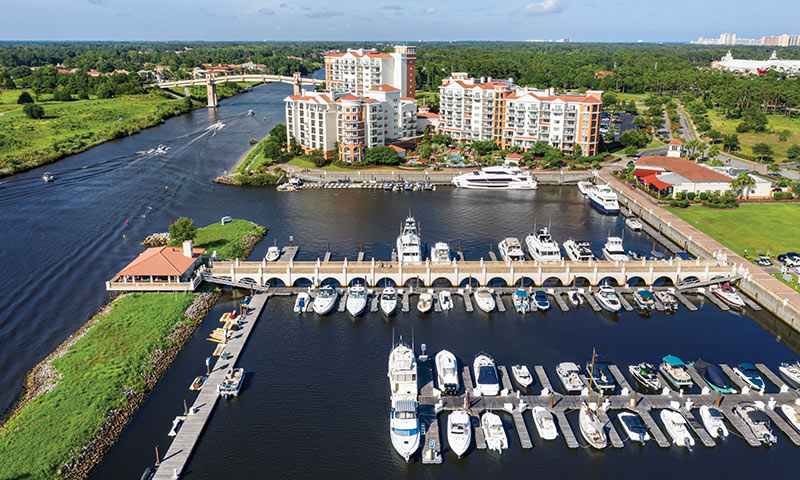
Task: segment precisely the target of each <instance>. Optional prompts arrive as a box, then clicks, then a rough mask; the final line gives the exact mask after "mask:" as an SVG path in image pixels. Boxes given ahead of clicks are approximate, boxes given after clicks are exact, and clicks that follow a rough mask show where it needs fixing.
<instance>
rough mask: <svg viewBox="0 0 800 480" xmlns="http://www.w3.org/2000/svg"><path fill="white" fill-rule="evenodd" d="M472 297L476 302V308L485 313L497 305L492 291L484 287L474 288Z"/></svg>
mask: <svg viewBox="0 0 800 480" xmlns="http://www.w3.org/2000/svg"><path fill="white" fill-rule="evenodd" d="M473 297H474V298H475V303H477V304H478V308H480V309H481V310H483V311H484V312H486V313H491V311H492V310H494V307H495V306H497V304H496V303H495V300H494V295H493V294H492V291H491V290H489V289H488V288H486V287H480V288H478V289H476V290H475V293H474V294H473Z"/></svg>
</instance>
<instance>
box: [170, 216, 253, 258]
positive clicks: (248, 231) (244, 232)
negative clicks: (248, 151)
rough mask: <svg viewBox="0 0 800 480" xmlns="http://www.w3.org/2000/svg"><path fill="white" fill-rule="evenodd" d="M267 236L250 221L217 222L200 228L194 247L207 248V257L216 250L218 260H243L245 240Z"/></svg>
mask: <svg viewBox="0 0 800 480" xmlns="http://www.w3.org/2000/svg"><path fill="white" fill-rule="evenodd" d="M266 234H267V229H266V228H264V227H262V226H260V225H257V224H255V223H253V222H251V221H249V220H241V219H234V220H231V222H230V223H227V224H225V225H223V224H222V222H217V223H213V224H211V225H209V226H207V227H202V228H198V229H197V236H195V238H194V246H195V247H199V248H205V249H206V252H205V253H204V256H205V257H208V256H209V255H211V253H212V252H214V250H216V251H217V257H218V258H242V257H244V256H245V253H246V252H245V249H246V246H245V243H244V238H245V237H247V236H254V237H258V238H259V239H261V238H262V237H264V235H266ZM170 245H177V243H176V242H170Z"/></svg>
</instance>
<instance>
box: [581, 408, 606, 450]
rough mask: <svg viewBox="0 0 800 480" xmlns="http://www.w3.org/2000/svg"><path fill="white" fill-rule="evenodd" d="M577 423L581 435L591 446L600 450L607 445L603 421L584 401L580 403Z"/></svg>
mask: <svg viewBox="0 0 800 480" xmlns="http://www.w3.org/2000/svg"><path fill="white" fill-rule="evenodd" d="M578 420H579V421H578V425H579V426H580V431H581V435H583V438H584V439H586V441H587V442H589V445H591V446H592V447H594V448H596V449H598V450H602V449H603V448H606V446H607V445H608V440H607V439H606V432H605V430H604V428H603V422H601V421H600V419H599V418H598V417H597V413H595V412H594V411H592V409H590V408H589V405H587V404H586V402H584V403H583V405H581V410H580V415H579V417H578Z"/></svg>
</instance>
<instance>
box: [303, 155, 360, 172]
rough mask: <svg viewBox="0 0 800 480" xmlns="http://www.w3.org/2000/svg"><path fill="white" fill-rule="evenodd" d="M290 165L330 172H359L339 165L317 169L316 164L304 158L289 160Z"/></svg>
mask: <svg viewBox="0 0 800 480" xmlns="http://www.w3.org/2000/svg"><path fill="white" fill-rule="evenodd" d="M288 163H289V165H294V166H296V167H300V168H314V169H317V170H327V171H329V172H349V171H351V170H359V169H358V168H344V167H340V166H338V165H325V166H324V167H317V166H316V165H314V162H312V161H311V160H307V159H305V158H302V157H295V158H293V159H291V160H289V162H288Z"/></svg>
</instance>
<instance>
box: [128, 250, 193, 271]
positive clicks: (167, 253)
mask: <svg viewBox="0 0 800 480" xmlns="http://www.w3.org/2000/svg"><path fill="white" fill-rule="evenodd" d="M205 250H206V249H205V248H193V249H192V258H189V257H187V256H185V255H184V254H183V248H182V247H155V248H148V249H147V250H145V251H144V252H142V253H141V254H140V255H139V256H138V257H136V259H135V260H134V261H132V262H131V263H129V264H128V265H127V266H126V267H125V268H123V269H122V270H120V272H119V273H118V274H117V275H135V276H151V275H152V276H154V277H164V276H170V275H174V276H180V275H183V274H184V273H185V272H186V270H188V269H189V267H191V266H192V265H193V264H194V262H195V260H197V259H198V258H199V257H200V255H202V254H203V252H204V251H205Z"/></svg>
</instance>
